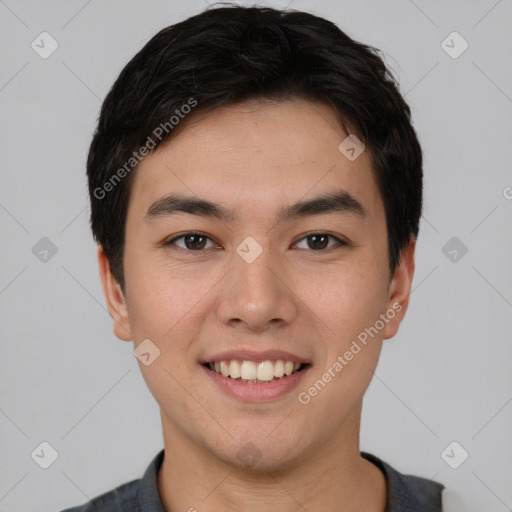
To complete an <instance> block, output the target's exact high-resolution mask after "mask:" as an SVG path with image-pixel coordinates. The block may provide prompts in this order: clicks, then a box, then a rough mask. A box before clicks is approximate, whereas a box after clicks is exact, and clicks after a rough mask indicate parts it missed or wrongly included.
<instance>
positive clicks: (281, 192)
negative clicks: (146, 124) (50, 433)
mask: <svg viewBox="0 0 512 512" xmlns="http://www.w3.org/2000/svg"><path fill="white" fill-rule="evenodd" d="M346 137H347V133H345V132H344V130H343V129H342V127H341V125H340V123H339V121H338V119H337V117H336V115H335V114H334V112H333V111H332V110H331V109H330V108H329V107H327V106H326V105H323V104H317V103H311V102H306V101H298V100H295V101H288V102H284V103H280V104H262V103H254V102H250V103H244V104H241V105H238V106H233V107H229V108H228V107H225V108H222V109H219V110H217V111H215V112H213V113H211V114H208V115H204V114H203V115H199V114H196V117H195V118H190V119H188V120H187V124H186V125H185V127H184V128H183V129H182V130H181V131H180V132H179V133H178V135H177V136H175V137H174V138H173V139H172V140H171V141H170V142H169V143H168V144H166V145H165V146H163V147H160V148H158V149H157V151H156V152H153V153H152V154H150V155H149V156H147V157H146V158H145V159H144V160H143V161H142V162H141V163H140V164H139V167H138V169H137V171H136V175H135V176H134V181H133V188H132V191H131V197H130V203H129V208H128V215H127V224H126V245H125V251H124V272H125V274H124V275H125V283H126V288H125V293H124V294H123V293H122V292H121V290H120V288H119V286H118V284H117V282H116V281H115V279H114V278H113V277H112V274H111V273H110V269H109V265H108V261H107V260H106V258H105V255H104V254H103V253H102V251H101V250H100V251H99V262H100V270H101V276H102V282H103V286H104V291H105V294H106V298H107V302H108V306H109V309H110V312H111V314H112V316H113V317H114V319H115V324H114V325H115V327H114V329H115V333H116V335H117V336H118V337H119V338H121V339H124V340H133V341H134V344H135V346H136V347H139V345H140V344H141V343H142V342H143V340H150V341H144V343H145V345H140V347H141V348H140V351H141V352H142V353H143V354H145V355H144V356H143V357H141V360H140V361H139V366H140V369H141V371H142V374H143V376H144V379H145V381H146V383H147V385H148V387H149V389H150V391H151V393H152V394H153V396H154V397H155V399H156V400H157V402H158V404H159V405H160V408H161V412H162V420H163V428H164V437H167V438H168V439H175V440H178V439H179V440H180V441H181V442H185V443H188V444H189V445H190V446H192V447H194V449H195V450H200V451H203V452H204V453H207V454H210V456H212V457H216V458H217V459H220V460H222V461H224V462H226V463H228V464H231V465H240V464H252V465H253V466H254V467H261V468H267V469H268V468H279V467H283V465H286V464H289V463H292V462H295V463H297V462H299V461H301V460H303V461H305V460H307V459H308V458H309V459H311V458H312V457H314V456H318V454H322V453H324V454H328V453H329V451H330V450H331V448H332V446H333V444H336V443H342V442H343V439H347V438H349V437H350V438H355V436H357V430H358V417H359V413H360V408H361V401H362V396H363V394H364V392H365V390H366V388H367V386H368V384H369V382H370V380H371V377H372V371H373V370H374V369H375V367H376V365H377V361H378V357H379V353H380V350H381V345H382V340H383V339H386V338H390V337H392V336H393V335H394V334H395V333H396V331H397V329H398V326H399V323H400V321H401V319H402V318H403V315H404V313H405V311H406V308H407V302H408V294H409V292H410V285H411V280H412V275H413V271H414V263H413V262H414V241H412V242H411V244H410V246H409V248H408V249H407V250H406V251H405V252H404V255H403V258H402V261H401V263H400V265H399V267H398V268H397V269H396V271H395V273H394V275H393V276H390V275H389V267H388V244H387V230H386V219H385V212H384V207H383V202H382V198H381V197H380V194H379V191H378V188H377V184H376V181H375V178H374V175H373V172H372V169H371V160H370V155H369V154H368V151H367V150H364V151H363V152H362V153H361V154H360V155H359V156H358V157H357V158H356V159H353V158H348V157H347V155H348V156H350V157H353V154H352V153H354V152H351V151H350V146H349V151H348V152H346V151H345V152H344V151H342V150H340V149H339V145H340V143H341V142H342V141H344V140H345V138H346ZM352 146H353V144H352ZM355 149H356V150H357V149H359V148H357V147H356V148H355ZM185 198H186V199H188V201H187V200H185ZM198 201H201V202H199V203H198ZM206 202H207V203H206ZM148 354H149V355H148ZM148 363H149V364H148ZM209 363H212V364H209ZM299 364H300V366H299ZM215 368H217V371H216V369H215ZM290 371H293V373H291V374H290V375H288V373H290ZM218 372H221V373H218ZM283 372H284V374H283ZM240 379H243V380H242V381H241V380H240ZM254 379H256V382H254ZM347 436H348V437H347Z"/></svg>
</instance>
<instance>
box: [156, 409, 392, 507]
mask: <svg viewBox="0 0 512 512" xmlns="http://www.w3.org/2000/svg"><path fill="white" fill-rule="evenodd" d="M360 412H361V410H360V408H359V410H357V411H355V412H354V414H353V415H352V416H351V417H350V418H348V419H347V422H346V423H345V424H344V425H343V427H342V429H340V432H339V434H337V435H336V436H335V437H333V438H332V439H327V440H323V441H322V443H320V444H319V445H317V446H314V447H311V448H310V449H305V450H304V451H303V454H302V455H301V456H300V458H298V459H296V460H294V461H287V463H286V464H280V463H277V462H276V463H274V464H271V465H267V467H266V468H264V469H260V470H254V469H247V468H245V469H242V468H239V467H236V466H235V465H232V464H229V461H223V460H221V459H220V458H219V457H218V456H216V455H215V454H214V453H212V451H211V450H210V449H208V448H207V447H204V446H202V445H201V443H198V442H197V441H195V440H191V439H189V438H188V437H186V436H185V435H183V434H182V432H180V431H178V430H177V429H176V428H174V426H173V425H172V424H171V423H170V422H168V421H167V420H166V418H165V417H164V416H163V415H162V423H163V432H164V449H165V456H164V460H163V462H162V466H161V468H160V471H159V474H158V487H159V492H160V496H161V498H162V502H163V504H164V508H165V510H166V512H177V511H190V512H194V510H196V511H198V512H217V511H219V510H222V511H223V512H235V511H239V510H244V511H247V512H250V511H255V512H260V511H261V510H265V511H268V512H278V511H279V512H296V511H303V510H323V511H324V512H331V511H332V512H334V511H336V512H340V511H343V512H349V511H350V512H351V511H356V510H365V511H367V512H384V511H385V504H386V483H385V478H384V475H383V474H382V473H381V471H380V470H379V469H378V468H377V467H376V466H374V465H373V464H372V463H371V462H369V461H367V460H365V459H363V458H362V457H361V455H360V451H359V424H360Z"/></svg>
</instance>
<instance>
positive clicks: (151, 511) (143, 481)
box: [61, 450, 164, 512]
mask: <svg viewBox="0 0 512 512" xmlns="http://www.w3.org/2000/svg"><path fill="white" fill-rule="evenodd" d="M163 457H164V451H163V450H161V451H160V452H159V453H158V454H157V455H156V456H155V457H154V458H153V460H152V461H151V463H150V464H149V466H148V467H147V469H146V471H145V473H144V475H143V476H142V478H138V479H136V480H131V481H130V482H126V483H124V484H121V485H119V486H118V487H116V488H115V489H112V490H111V491H107V492H105V493H103V494H100V495H99V496H96V497H95V498H93V499H92V500H90V501H88V502H87V503H84V504H83V505H80V506H77V507H72V508H67V509H65V510H62V511H61V512H113V511H115V512H118V511H121V510H122V511H123V512H141V511H144V512H164V509H163V505H162V502H161V501H160V496H159V492H158V483H157V477H158V471H159V469H160V466H161V464H162V461H163Z"/></svg>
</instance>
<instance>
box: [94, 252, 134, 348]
mask: <svg viewBox="0 0 512 512" xmlns="http://www.w3.org/2000/svg"><path fill="white" fill-rule="evenodd" d="M98 265H99V270H100V278H101V285H102V287H103V294H104V295H105V300H106V302H107V307H108V311H109V313H110V316H111V317H112V320H113V321H114V334H115V335H116V336H117V337H118V338H119V339H120V340H123V341H131V339H132V338H131V329H130V322H129V319H128V308H127V306H126V300H125V297H124V293H123V291H122V290H121V286H120V285H119V282H118V281H117V279H116V278H115V277H114V275H113V274H112V271H111V269H110V262H109V261H108V258H107V255H106V254H105V252H104V251H103V248H102V247H101V245H98Z"/></svg>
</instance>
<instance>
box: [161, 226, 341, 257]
mask: <svg viewBox="0 0 512 512" xmlns="http://www.w3.org/2000/svg"><path fill="white" fill-rule="evenodd" d="M318 235H326V236H327V237H329V238H332V239H334V240H336V242H338V244H337V245H338V246H341V247H343V246H349V245H350V244H349V243H348V242H345V241H344V240H342V239H340V238H339V237H337V236H334V235H331V234H330V233H326V232H324V231H314V232H312V233H307V234H306V235H304V236H303V237H302V238H301V239H300V240H299V241H298V242H297V243H299V242H301V241H302V240H304V239H307V238H309V237H312V236H318ZM189 236H200V237H203V238H207V239H208V240H210V241H212V242H213V240H212V239H211V238H210V237H209V236H207V235H205V234H204V233H201V232H198V231H189V232H187V233H182V234H181V235H178V236H175V237H174V238H171V239H170V240H167V241H166V242H164V245H165V246H170V245H174V243H175V242H176V240H180V239H181V238H187V237H189ZM176 247H177V250H181V251H185V252H188V253H194V252H197V253H200V252H204V251H205V250H206V249H198V250H192V249H187V248H183V247H180V246H176ZM335 247H336V246H331V247H327V248H325V249H318V250H314V249H309V250H310V251H311V252H326V251H329V250H331V249H333V248H335Z"/></svg>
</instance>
